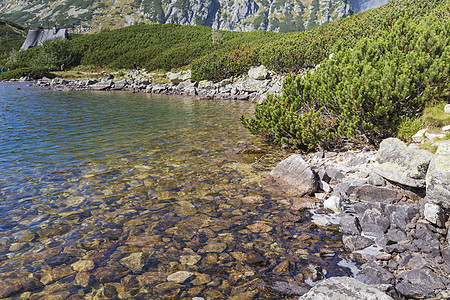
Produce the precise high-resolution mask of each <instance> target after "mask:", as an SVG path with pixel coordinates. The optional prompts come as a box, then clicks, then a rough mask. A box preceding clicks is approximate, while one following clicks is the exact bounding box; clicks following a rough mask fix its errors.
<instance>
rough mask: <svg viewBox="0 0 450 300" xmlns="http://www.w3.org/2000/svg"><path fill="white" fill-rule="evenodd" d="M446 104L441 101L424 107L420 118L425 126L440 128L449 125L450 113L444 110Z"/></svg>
mask: <svg viewBox="0 0 450 300" xmlns="http://www.w3.org/2000/svg"><path fill="white" fill-rule="evenodd" d="M446 104H447V103H445V102H441V103H438V104H437V105H435V106H431V107H426V108H425V110H424V112H423V117H422V119H423V121H424V123H425V125H426V126H427V127H431V128H441V127H443V126H446V125H450V114H448V113H445V112H444V107H445V105H446Z"/></svg>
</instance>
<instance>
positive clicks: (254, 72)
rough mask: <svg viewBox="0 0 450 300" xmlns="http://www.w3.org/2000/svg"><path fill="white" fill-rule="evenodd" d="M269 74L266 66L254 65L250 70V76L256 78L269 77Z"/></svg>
mask: <svg viewBox="0 0 450 300" xmlns="http://www.w3.org/2000/svg"><path fill="white" fill-rule="evenodd" d="M268 74H269V73H268V72H267V69H266V67H264V66H259V67H253V68H250V70H248V77H250V78H251V79H255V80H264V79H266V78H267V76H268Z"/></svg>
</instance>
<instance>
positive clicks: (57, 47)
mask: <svg viewBox="0 0 450 300" xmlns="http://www.w3.org/2000/svg"><path fill="white" fill-rule="evenodd" d="M69 44H70V41H69V40H67V39H65V38H54V39H51V40H47V41H44V42H43V43H42V46H41V47H39V48H37V49H38V50H36V51H38V52H37V54H36V55H35V56H33V58H32V59H31V64H32V66H33V67H36V68H47V69H51V70H59V68H60V66H61V65H62V64H64V65H65V66H66V68H69V67H71V66H75V65H77V64H78V63H79V60H80V55H79V54H78V52H76V51H72V50H71V49H70V45H69Z"/></svg>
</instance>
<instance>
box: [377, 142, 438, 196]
mask: <svg viewBox="0 0 450 300" xmlns="http://www.w3.org/2000/svg"><path fill="white" fill-rule="evenodd" d="M432 157H433V155H432V154H431V153H430V152H428V151H425V150H417V149H412V148H408V147H407V146H406V144H405V143H403V142H402V141H400V140H399V139H396V138H388V139H386V140H384V141H382V142H381V144H380V150H379V151H378V155H377V159H376V162H375V165H374V170H375V172H376V173H377V174H378V175H380V176H382V177H384V178H386V179H388V180H391V181H394V182H397V183H400V184H403V185H406V186H410V187H418V188H423V187H425V176H426V173H427V169H428V166H429V164H430V161H431V158H432Z"/></svg>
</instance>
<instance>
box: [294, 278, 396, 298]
mask: <svg viewBox="0 0 450 300" xmlns="http://www.w3.org/2000/svg"><path fill="white" fill-rule="evenodd" d="M336 299H345V300H361V299H365V300H392V299H393V298H392V297H390V296H388V295H386V294H385V293H383V292H382V291H380V290H378V289H376V288H374V287H372V286H370V285H367V284H365V283H362V282H359V281H358V280H356V279H354V278H350V277H332V278H328V279H325V280H323V281H321V282H320V283H318V284H317V285H316V286H315V287H313V288H312V289H311V290H310V291H309V292H308V293H306V294H305V295H303V296H301V297H300V298H299V300H336Z"/></svg>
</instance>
